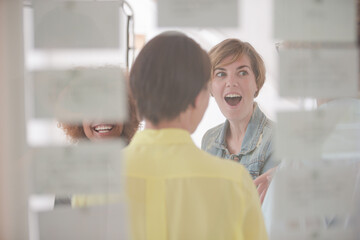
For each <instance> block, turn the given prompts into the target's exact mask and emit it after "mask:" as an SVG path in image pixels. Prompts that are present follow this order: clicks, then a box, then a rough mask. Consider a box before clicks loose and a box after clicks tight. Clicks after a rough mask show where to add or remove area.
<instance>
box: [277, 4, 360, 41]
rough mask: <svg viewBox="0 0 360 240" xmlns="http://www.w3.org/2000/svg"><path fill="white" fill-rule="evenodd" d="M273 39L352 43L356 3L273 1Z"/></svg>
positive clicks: (354, 29) (354, 36) (353, 39)
mask: <svg viewBox="0 0 360 240" xmlns="http://www.w3.org/2000/svg"><path fill="white" fill-rule="evenodd" d="M274 18H275V20H274V24H275V27H274V31H275V32H274V35H275V38H278V39H283V40H288V41H313V42H314V41H320V42H355V41H356V23H357V20H356V1H353V0H341V1H340V0H302V1H298V0H275V4H274Z"/></svg>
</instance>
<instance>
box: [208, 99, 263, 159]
mask: <svg viewBox="0 0 360 240" xmlns="http://www.w3.org/2000/svg"><path fill="white" fill-rule="evenodd" d="M254 104H255V108H254V112H253V114H252V116H251V118H250V121H249V123H248V126H247V128H246V132H245V137H244V140H243V143H242V145H241V150H240V153H239V154H247V153H249V152H251V151H253V150H254V149H255V148H256V146H258V145H259V144H260V142H261V140H262V129H263V125H264V124H265V121H266V117H265V115H264V113H262V112H261V110H260V109H259V107H258V105H257V103H256V102H255V103H254ZM228 128H229V121H228V120H226V121H225V124H224V125H223V128H222V129H221V131H220V133H219V135H218V136H217V137H216V140H215V145H216V147H218V148H220V149H223V150H226V142H225V139H226V132H227V129H228Z"/></svg>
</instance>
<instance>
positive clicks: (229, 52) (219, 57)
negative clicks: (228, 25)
mask: <svg viewBox="0 0 360 240" xmlns="http://www.w3.org/2000/svg"><path fill="white" fill-rule="evenodd" d="M244 55H246V56H248V57H249V59H250V63H251V68H252V70H253V72H254V74H255V82H256V86H257V88H258V90H257V91H256V93H255V97H257V95H258V94H259V91H260V89H261V88H262V86H263V85H264V82H265V73H266V70H265V65H264V61H263V60H262V58H261V56H260V55H259V53H258V52H256V50H255V49H254V48H253V46H251V44H250V43H248V42H242V41H240V40H239V39H235V38H229V39H226V40H224V41H222V42H220V43H218V44H217V45H216V46H214V47H213V48H212V49H211V50H210V52H209V56H210V60H211V77H212V78H213V77H214V71H215V69H216V68H218V67H222V66H225V65H228V64H231V63H233V62H235V61H237V60H238V59H239V58H241V57H242V56H244ZM229 56H232V58H231V60H230V62H226V63H222V61H223V60H224V59H225V58H227V57H229Z"/></svg>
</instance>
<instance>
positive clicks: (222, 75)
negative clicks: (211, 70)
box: [215, 72, 226, 77]
mask: <svg viewBox="0 0 360 240" xmlns="http://www.w3.org/2000/svg"><path fill="white" fill-rule="evenodd" d="M215 76H216V77H225V76H226V73H225V72H216V73H215Z"/></svg>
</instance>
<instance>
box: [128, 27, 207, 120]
mask: <svg viewBox="0 0 360 240" xmlns="http://www.w3.org/2000/svg"><path fill="white" fill-rule="evenodd" d="M209 80H210V60H209V57H208V55H207V53H206V52H205V51H204V50H203V49H202V48H201V47H200V46H199V44H197V43H196V42H195V41H194V40H192V39H191V38H189V37H187V36H186V35H184V34H182V33H179V32H165V33H162V34H160V35H158V36H156V37H155V38H153V39H152V40H150V41H149V42H148V43H147V44H146V45H145V46H144V48H143V49H142V50H141V52H140V53H139V55H138V57H137V58H136V60H135V62H134V64H133V66H132V69H131V72H130V87H131V91H132V92H133V94H134V98H135V101H136V104H137V108H138V111H139V115H140V117H141V118H145V119H147V120H149V121H151V123H153V124H155V125H157V124H158V123H159V122H160V121H161V120H172V119H174V118H175V117H177V116H178V115H179V114H180V113H181V112H183V111H185V110H186V109H187V108H188V106H189V105H190V104H194V102H195V98H196V96H197V95H198V94H199V92H200V91H201V90H202V89H204V88H207V85H208V82H209Z"/></svg>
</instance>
